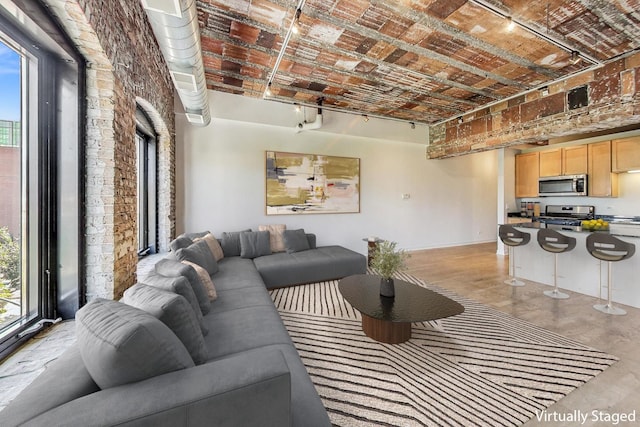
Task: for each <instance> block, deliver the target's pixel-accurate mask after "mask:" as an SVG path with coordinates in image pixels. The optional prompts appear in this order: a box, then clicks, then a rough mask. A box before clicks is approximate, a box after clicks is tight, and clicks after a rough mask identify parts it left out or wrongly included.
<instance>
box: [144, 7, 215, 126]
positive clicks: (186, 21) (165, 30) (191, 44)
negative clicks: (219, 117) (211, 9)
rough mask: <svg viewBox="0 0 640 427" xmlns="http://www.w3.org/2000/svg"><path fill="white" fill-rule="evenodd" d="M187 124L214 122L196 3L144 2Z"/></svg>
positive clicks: (204, 124)
mask: <svg viewBox="0 0 640 427" xmlns="http://www.w3.org/2000/svg"><path fill="white" fill-rule="evenodd" d="M141 2H142V6H143V7H144V8H145V11H146V12H147V16H148V17H149V21H150V22H151V28H152V29H153V33H154V34H155V36H156V39H157V41H158V45H159V46H160V50H161V51H162V55H163V56H164V59H165V61H166V62H167V65H168V67H169V71H170V73H171V78H172V80H173V84H174V86H175V87H176V90H177V92H178V96H179V97H180V101H182V106H183V107H184V110H185V113H186V117H187V120H189V122H190V123H193V124H198V125H203V126H206V125H208V124H209V123H210V122H211V114H210V112H209V96H208V92H207V81H206V78H205V75H204V64H203V62H202V51H201V49H200V30H199V28H198V11H197V10H196V1H195V0H141Z"/></svg>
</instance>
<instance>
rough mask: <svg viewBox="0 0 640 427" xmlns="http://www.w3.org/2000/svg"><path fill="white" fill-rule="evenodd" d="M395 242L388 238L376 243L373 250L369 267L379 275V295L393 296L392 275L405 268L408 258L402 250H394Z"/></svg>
mask: <svg viewBox="0 0 640 427" xmlns="http://www.w3.org/2000/svg"><path fill="white" fill-rule="evenodd" d="M397 245H398V244H397V243H396V242H390V241H388V240H385V241H382V242H380V243H378V245H377V247H376V249H375V250H374V252H373V256H372V260H371V268H372V269H373V270H374V271H375V272H376V273H377V274H379V275H380V276H382V279H381V280H380V295H382V296H384V297H394V296H395V287H394V284H393V275H394V274H395V273H398V272H400V271H403V270H405V269H406V268H407V265H406V260H407V259H408V258H409V254H407V253H406V252H405V251H404V250H396V246H397Z"/></svg>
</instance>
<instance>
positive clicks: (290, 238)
mask: <svg viewBox="0 0 640 427" xmlns="http://www.w3.org/2000/svg"><path fill="white" fill-rule="evenodd" d="M282 238H283V239H284V246H285V248H286V249H287V253H289V254H292V253H294V252H301V251H306V250H308V249H311V246H309V240H308V239H307V235H306V234H305V232H304V230H303V229H302V228H300V229H298V230H284V231H283V232H282Z"/></svg>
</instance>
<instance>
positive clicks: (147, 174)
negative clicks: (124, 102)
mask: <svg viewBox="0 0 640 427" xmlns="http://www.w3.org/2000/svg"><path fill="white" fill-rule="evenodd" d="M136 152H137V154H138V159H136V165H137V166H136V173H137V177H138V178H137V179H138V187H137V188H138V195H137V198H138V213H137V223H138V257H140V258H142V257H144V256H147V255H151V254H154V253H156V252H157V248H158V166H157V165H158V145H157V137H156V134H155V132H154V130H153V127H152V125H151V121H150V120H149V118H148V117H147V116H146V114H145V113H144V112H143V111H142V110H141V109H140V108H138V109H137V110H136ZM141 190H142V191H141ZM140 207H142V209H140Z"/></svg>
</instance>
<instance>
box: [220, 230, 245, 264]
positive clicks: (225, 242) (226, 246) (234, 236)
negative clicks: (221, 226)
mask: <svg viewBox="0 0 640 427" xmlns="http://www.w3.org/2000/svg"><path fill="white" fill-rule="evenodd" d="M243 231H251V229H250V228H248V229H246V230H242V231H225V232H224V233H222V240H221V241H220V245H221V246H222V251H223V252H224V256H228V257H231V256H240V233H242V232H243Z"/></svg>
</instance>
